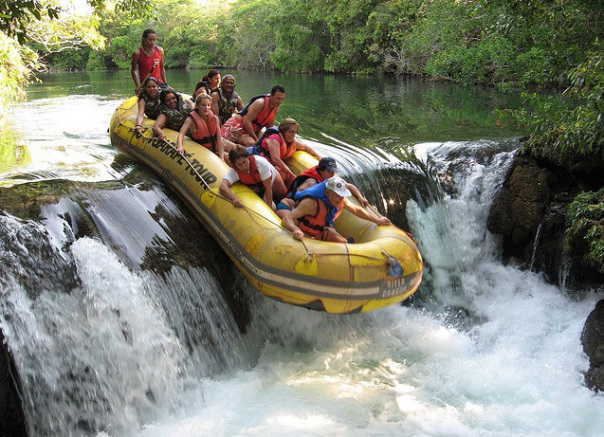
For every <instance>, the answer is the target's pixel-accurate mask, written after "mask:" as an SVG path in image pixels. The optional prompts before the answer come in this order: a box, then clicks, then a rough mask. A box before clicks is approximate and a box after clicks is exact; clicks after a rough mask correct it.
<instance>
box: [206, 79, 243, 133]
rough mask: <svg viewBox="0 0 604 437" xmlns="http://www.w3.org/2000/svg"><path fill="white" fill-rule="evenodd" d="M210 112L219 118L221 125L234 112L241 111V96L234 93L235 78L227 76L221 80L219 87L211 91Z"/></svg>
mask: <svg viewBox="0 0 604 437" xmlns="http://www.w3.org/2000/svg"><path fill="white" fill-rule="evenodd" d="M210 95H211V96H212V112H213V113H214V114H216V115H218V117H219V118H220V123H222V124H223V125H224V124H225V123H226V121H227V120H228V119H229V118H231V117H232V116H233V114H234V113H235V112H236V111H241V110H242V109H243V101H242V100H241V96H240V95H239V94H238V93H237V91H235V77H234V76H233V75H232V74H227V75H225V76H224V77H223V78H222V82H220V86H219V87H218V88H216V89H215V90H214V91H212V94H210Z"/></svg>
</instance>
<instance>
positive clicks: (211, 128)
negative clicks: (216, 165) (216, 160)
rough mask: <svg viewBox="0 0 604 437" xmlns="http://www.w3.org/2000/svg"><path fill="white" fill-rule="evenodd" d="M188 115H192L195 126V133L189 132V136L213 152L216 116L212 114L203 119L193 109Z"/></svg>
mask: <svg viewBox="0 0 604 437" xmlns="http://www.w3.org/2000/svg"><path fill="white" fill-rule="evenodd" d="M189 116H190V117H193V121H195V127H196V130H195V133H192V132H191V138H193V139H194V140H195V142H197V143H199V144H201V145H202V146H204V147H207V148H208V149H212V151H213V152H215V151H216V140H217V139H218V122H217V121H216V117H215V116H213V115H212V116H210V117H208V120H205V119H203V118H201V115H199V113H198V112H197V111H195V110H193V111H191V113H190V114H189Z"/></svg>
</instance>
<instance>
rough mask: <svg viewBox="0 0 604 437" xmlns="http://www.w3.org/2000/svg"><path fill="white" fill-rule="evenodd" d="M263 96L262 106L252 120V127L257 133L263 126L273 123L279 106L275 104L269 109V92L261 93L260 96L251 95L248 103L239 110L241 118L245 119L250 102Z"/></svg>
mask: <svg viewBox="0 0 604 437" xmlns="http://www.w3.org/2000/svg"><path fill="white" fill-rule="evenodd" d="M262 98H264V107H263V108H262V109H261V110H260V112H259V113H258V115H257V116H256V119H255V120H254V121H252V126H253V127H254V132H256V133H258V132H260V131H261V130H262V129H263V128H265V127H267V126H272V125H273V124H274V123H275V118H277V113H278V112H279V107H278V106H275V107H274V108H273V109H270V106H271V103H270V94H263V95H261V96H256V97H252V99H251V100H250V101H249V103H248V104H247V105H246V106H245V108H243V109H242V110H241V112H240V114H241V116H242V119H243V120H245V117H246V116H247V112H248V110H249V107H250V106H251V104H252V103H254V102H255V101H256V100H258V99H262Z"/></svg>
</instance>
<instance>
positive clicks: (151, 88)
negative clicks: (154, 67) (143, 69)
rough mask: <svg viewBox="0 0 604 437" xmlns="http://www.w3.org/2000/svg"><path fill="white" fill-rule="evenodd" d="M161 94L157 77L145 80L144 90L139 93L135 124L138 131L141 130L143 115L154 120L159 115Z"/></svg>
mask: <svg viewBox="0 0 604 437" xmlns="http://www.w3.org/2000/svg"><path fill="white" fill-rule="evenodd" d="M159 94H160V89H159V84H158V83H157V79H155V78H154V77H148V78H147V80H145V83H144V87H143V90H142V91H141V92H140V94H139V95H138V114H137V115H136V126H134V130H135V131H136V132H138V133H140V132H141V129H142V124H143V115H146V116H147V117H148V118H150V119H152V120H155V119H156V118H157V117H158V116H159V107H160V105H161V100H160V98H159Z"/></svg>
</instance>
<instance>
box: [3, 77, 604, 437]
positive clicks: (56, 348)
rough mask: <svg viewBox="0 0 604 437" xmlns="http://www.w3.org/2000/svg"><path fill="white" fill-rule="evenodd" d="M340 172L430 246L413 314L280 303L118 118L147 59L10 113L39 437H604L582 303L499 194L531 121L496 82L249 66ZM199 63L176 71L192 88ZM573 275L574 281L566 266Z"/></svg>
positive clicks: (252, 81)
mask: <svg viewBox="0 0 604 437" xmlns="http://www.w3.org/2000/svg"><path fill="white" fill-rule="evenodd" d="M235 75H236V78H237V80H238V85H237V89H238V90H239V92H240V93H241V94H242V95H243V96H244V100H247V99H249V98H250V97H252V96H254V95H257V94H261V93H264V92H268V91H269V90H270V88H271V86H272V85H273V84H275V83H280V84H282V85H284V86H285V88H286V91H287V99H286V102H285V103H284V105H283V107H282V109H281V111H280V114H279V118H280V119H281V118H283V117H286V116H288V117H294V118H296V119H297V120H298V121H299V122H300V123H301V125H302V129H301V132H300V133H301V136H302V139H303V141H308V142H309V143H310V144H312V146H313V147H315V148H317V149H318V150H319V151H320V152H321V153H322V154H324V155H328V154H329V155H332V156H334V157H335V158H336V159H337V160H338V163H339V164H340V168H341V171H340V173H341V175H342V176H344V177H345V178H347V179H349V180H350V181H352V182H354V183H355V184H357V185H358V186H359V187H360V188H361V190H362V191H363V192H364V193H365V194H366V195H367V197H368V198H369V200H370V201H371V202H372V203H373V204H375V205H376V206H377V207H378V208H379V209H380V210H381V211H382V212H383V213H385V214H387V215H388V216H389V217H391V218H393V220H394V221H395V222H396V223H397V224H399V225H400V226H404V227H406V228H408V230H409V231H411V232H412V233H414V234H415V236H416V239H417V240H418V242H419V245H420V250H421V251H422V254H423V256H424V258H425V261H426V274H425V279H424V282H423V284H422V285H421V286H420V288H419V290H418V292H417V293H416V295H415V296H414V297H413V298H412V299H411V300H410V301H408V302H406V303H405V305H402V306H394V307H389V308H386V309H383V310H378V311H374V312H371V313H367V314H361V315H353V316H352V315H351V316H333V315H328V314H324V313H317V312H312V311H308V310H305V309H301V308H295V307H292V306H288V305H284V304H280V303H277V302H275V301H272V300H270V299H268V298H266V297H264V296H262V295H261V294H259V293H258V292H256V291H255V290H254V289H252V288H251V287H250V286H249V284H247V281H246V280H245V279H244V278H243V277H242V276H241V275H240V274H239V273H238V272H237V271H236V269H235V268H234V267H233V266H232V264H231V263H230V261H229V259H228V258H227V257H226V256H225V254H224V253H223V252H222V251H221V250H220V249H219V247H218V246H217V245H216V243H214V241H213V240H212V238H211V236H210V235H208V234H207V233H206V232H205V230H204V229H203V228H202V227H201V226H200V225H199V223H197V222H196V220H195V219H194V218H193V217H192V216H191V214H190V213H189V212H188V211H187V209H186V207H185V206H184V205H182V204H181V203H180V201H179V200H178V198H176V196H174V193H172V192H171V191H170V190H169V188H168V187H166V186H165V185H164V184H163V183H162V182H161V181H160V180H159V179H158V178H157V177H156V176H155V175H153V174H152V173H151V172H149V171H148V170H147V169H145V168H144V166H142V165H140V164H137V163H136V162H132V161H131V160H128V159H124V158H123V157H120V156H119V155H118V154H117V153H116V152H115V150H114V149H113V148H112V147H111V145H110V142H109V136H108V134H107V128H108V126H109V120H110V118H111V115H112V113H113V111H114V110H115V108H116V107H117V106H118V105H119V103H120V102H121V101H123V100H124V99H125V98H126V97H128V96H129V95H130V93H131V92H132V80H131V78H130V76H129V72H127V71H120V72H112V73H93V74H87V73H72V74H56V75H48V76H43V77H42V80H43V81H42V82H41V83H36V84H33V85H32V86H31V87H30V88H29V90H28V96H27V101H26V102H24V103H22V104H20V105H19V106H18V107H16V108H14V109H13V110H11V111H9V112H8V113H7V114H6V117H5V118H6V120H7V123H8V126H7V128H6V134H5V135H4V137H3V139H2V143H1V147H2V153H0V157H1V159H2V162H1V163H0V201H1V202H2V203H1V206H0V208H1V209H2V211H3V213H2V214H0V236H1V237H2V238H1V239H0V241H1V243H0V254H1V255H2V271H1V272H0V281H1V283H2V292H1V294H0V327H1V328H2V331H3V332H4V335H5V337H6V342H7V345H8V347H9V349H10V350H11V354H12V356H13V358H14V360H15V365H16V368H17V370H18V372H19V377H20V379H21V383H22V393H21V396H22V399H23V405H24V410H25V414H26V418H27V424H28V431H29V434H30V435H31V436H49V435H53V436H54V435H56V436H80V435H85V436H99V437H107V436H111V437H122V436H133V437H134V436H141V437H142V436H145V437H155V436H157V437H170V436H174V437H176V436H179V437H194V436H210V435H211V436H225V437H230V436H359V437H361V436H363V437H364V436H442V437H449V436H460V437H461V436H480V437H483V436H485V437H486V436H489V437H490V436H497V437H499V436H501V437H508V436H509V437H511V436H543V437H546V436H547V437H549V436H568V437H571V436H594V437H595V436H602V435H604V431H603V430H604V415H603V414H602V411H604V397H603V396H602V395H596V394H594V393H593V392H591V391H590V390H588V389H587V388H585V386H584V383H583V372H584V371H585V370H586V369H587V368H588V361H587V358H586V357H585V355H584V354H583V352H582V348H581V343H580V335H581V330H582V327H583V323H584V321H585V318H586V317H587V315H588V314H589V312H590V311H591V310H592V309H593V307H594V305H595V302H597V301H598V300H599V299H601V298H603V297H604V290H603V289H597V290H593V291H592V292H589V293H586V294H585V295H583V296H581V298H579V299H577V298H574V299H571V298H569V297H568V296H567V294H566V293H565V290H562V289H560V288H559V287H555V286H552V285H549V284H547V283H546V282H545V281H544V280H543V278H542V277H541V276H540V275H539V274H536V273H533V272H530V271H527V270H522V269H520V268H518V267H517V266H514V265H504V264H503V263H502V262H501V258H500V244H499V241H498V239H497V238H496V237H495V236H493V235H491V234H490V233H489V232H488V231H487V230H486V218H487V215H488V210H489V205H490V202H491V200H492V198H493V196H494V194H495V192H496V191H497V189H498V188H499V186H500V185H501V183H502V180H503V178H504V176H505V173H506V170H507V168H508V166H509V165H510V163H511V161H512V159H513V155H514V151H515V150H516V149H517V147H518V146H519V143H518V140H517V137H518V136H520V135H523V132H521V131H516V130H514V129H513V127H510V126H506V125H505V124H503V125H502V123H501V122H500V120H498V117H497V116H496V115H494V114H493V112H492V111H493V109H494V108H500V109H508V108H514V107H517V105H519V104H521V103H520V102H518V101H514V100H513V99H511V98H510V97H509V96H506V95H500V94H498V93H496V92H493V91H491V90H487V89H482V88H464V87H458V86H453V85H450V84H438V83H429V82H421V81H416V80H404V79H395V78H379V79H378V78H364V77H339V76H305V75H279V74H265V73H250V72H235ZM199 76H201V74H200V73H199V72H175V71H169V72H168V78H169V80H170V82H171V84H172V85H173V86H174V87H175V88H177V89H180V90H184V91H189V92H191V91H192V90H193V88H194V85H195V83H196V82H197V81H198V80H199ZM561 275H564V272H561Z"/></svg>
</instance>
